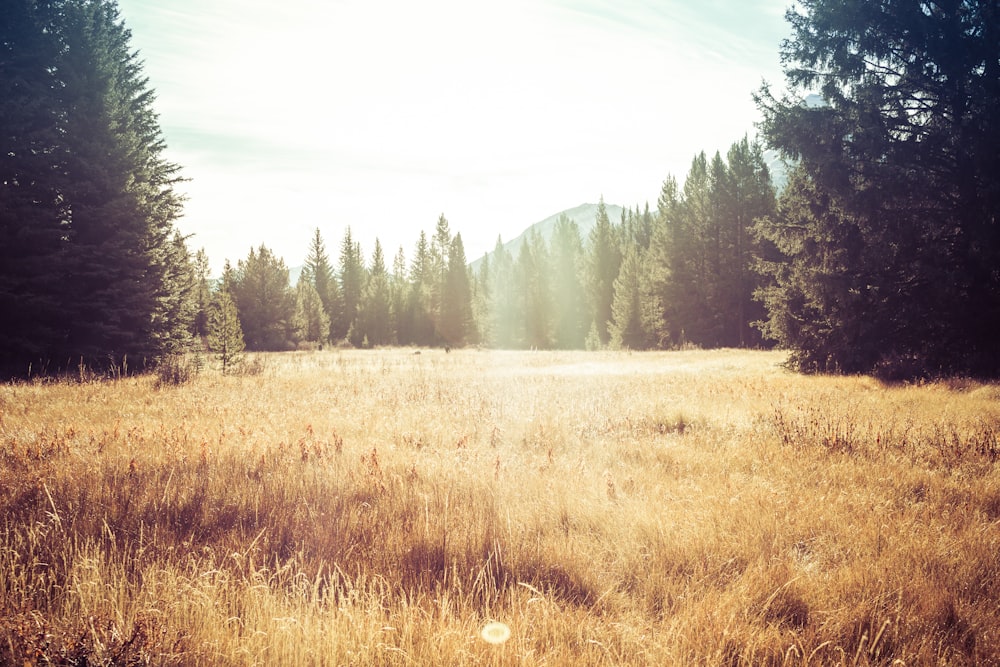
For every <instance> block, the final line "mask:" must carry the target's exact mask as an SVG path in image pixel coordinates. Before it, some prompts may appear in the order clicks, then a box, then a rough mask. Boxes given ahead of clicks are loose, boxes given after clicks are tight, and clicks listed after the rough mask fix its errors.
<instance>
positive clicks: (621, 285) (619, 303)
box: [609, 244, 650, 350]
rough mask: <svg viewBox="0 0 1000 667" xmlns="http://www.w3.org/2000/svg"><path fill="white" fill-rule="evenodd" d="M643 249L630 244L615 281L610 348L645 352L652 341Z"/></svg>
mask: <svg viewBox="0 0 1000 667" xmlns="http://www.w3.org/2000/svg"><path fill="white" fill-rule="evenodd" d="M640 253H641V249H640V248H639V246H637V245H635V244H630V245H629V246H628V249H627V250H626V251H625V257H624V258H623V260H622V266H621V270H620V271H619V273H618V277H617V278H616V279H615V299H614V303H613V304H612V308H611V327H610V340H609V343H610V347H612V348H614V349H622V348H626V349H631V350H644V349H646V348H647V347H649V339H650V337H649V336H648V335H647V332H646V331H645V330H644V327H643V325H644V321H643V310H642V307H643V303H642V301H643V299H642V274H643V273H644V271H643V268H644V265H645V261H644V256H642V255H641V254H640Z"/></svg>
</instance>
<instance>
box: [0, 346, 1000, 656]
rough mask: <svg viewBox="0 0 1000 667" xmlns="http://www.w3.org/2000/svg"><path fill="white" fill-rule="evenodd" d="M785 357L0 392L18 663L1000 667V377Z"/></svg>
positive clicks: (4, 605) (355, 360)
mask: <svg viewBox="0 0 1000 667" xmlns="http://www.w3.org/2000/svg"><path fill="white" fill-rule="evenodd" d="M783 360H784V356H783V354H782V353H780V352H749V351H726V350H723V351H680V352H660V353H633V354H630V353H627V352H595V353H583V352H572V353H570V352H567V353H561V352H503V351H476V350H456V351H453V352H452V353H450V354H445V353H444V352H443V351H441V350H424V351H423V352H422V354H419V355H417V354H413V351H412V350H405V349H389V350H375V351H323V352H310V353H286V354H281V355H271V356H263V357H260V358H258V360H257V361H258V369H257V370H258V371H259V372H257V373H256V374H243V375H233V376H222V375H221V374H219V373H218V372H217V371H215V370H211V369H207V370H205V371H203V372H202V373H201V374H199V375H198V376H196V377H195V378H194V379H193V380H192V381H190V382H188V383H186V384H182V385H179V386H172V385H163V386H160V385H159V384H158V383H157V380H156V378H155V377H154V376H144V377H132V378H121V379H118V380H114V381H104V382H84V383H79V382H59V383H42V382H37V383H21V384H10V385H3V386H0V517H2V519H0V521H2V528H0V664H5V665H7V664H10V665H26V664H61V665H84V664H86V665H101V664H115V665H140V664H153V665H175V664H176V665H479V664H482V665H567V666H568V665H583V664H589V665H760V664H773V665H784V664H788V665H806V664H811V665H821V664H824V665H825V664H836V665H937V664H949V665H973V664H979V665H985V664H1000V466H998V458H1000V386H998V385H996V384H982V383H977V382H973V381H959V380H952V381H948V382H939V383H928V384H923V385H914V386H885V385H882V384H879V383H878V382H876V381H875V380H872V379H870V378H863V377H827V376H802V375H797V374H794V373H791V372H789V371H786V370H784V369H783V368H782V366H781V362H782V361H783ZM493 621H496V622H501V623H503V624H505V625H506V626H507V627H509V628H510V633H511V634H510V637H509V639H507V640H506V641H505V642H504V643H501V644H491V643H488V642H486V641H484V640H483V639H482V638H481V636H480V632H481V629H482V628H483V627H484V626H485V625H486V624H487V623H490V622H493Z"/></svg>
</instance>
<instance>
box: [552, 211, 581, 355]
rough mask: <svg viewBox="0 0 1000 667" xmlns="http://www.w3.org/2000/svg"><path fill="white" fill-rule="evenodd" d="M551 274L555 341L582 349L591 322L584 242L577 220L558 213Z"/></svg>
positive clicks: (568, 347)
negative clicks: (584, 273) (584, 274)
mask: <svg viewBox="0 0 1000 667" xmlns="http://www.w3.org/2000/svg"><path fill="white" fill-rule="evenodd" d="M551 245H552V247H551V253H550V254H551V267H550V270H551V276H552V309H553V336H554V344H555V346H556V347H558V348H561V349H564V350H565V349H582V348H583V345H584V339H585V337H586V335H587V327H588V325H589V324H590V322H589V318H588V317H587V304H586V301H585V299H584V293H583V283H582V281H581V279H580V276H581V273H582V270H583V269H582V265H583V242H582V241H581V239H580V228H579V226H577V224H576V222H574V221H573V220H570V219H569V218H568V217H566V216H565V215H562V216H560V217H559V219H558V220H557V221H556V226H555V229H554V231H553V235H552V244H551Z"/></svg>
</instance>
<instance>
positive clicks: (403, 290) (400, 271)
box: [389, 246, 410, 345]
mask: <svg viewBox="0 0 1000 667" xmlns="http://www.w3.org/2000/svg"><path fill="white" fill-rule="evenodd" d="M407 287H408V284H407V279H406V255H405V253H404V252H403V246H399V250H397V251H396V257H395V258H394V259H393V260H392V276H391V277H390V279H389V305H390V311H389V313H390V314H389V321H390V328H391V330H392V342H393V343H397V344H399V345H406V344H408V343H409V342H410V341H409V336H410V331H409V324H408V322H407V308H406V294H407Z"/></svg>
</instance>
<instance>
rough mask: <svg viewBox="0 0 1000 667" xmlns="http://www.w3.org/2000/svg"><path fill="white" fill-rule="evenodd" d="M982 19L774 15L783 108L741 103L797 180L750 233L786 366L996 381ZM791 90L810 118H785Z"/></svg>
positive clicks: (891, 7) (929, 13) (884, 8)
mask: <svg viewBox="0 0 1000 667" xmlns="http://www.w3.org/2000/svg"><path fill="white" fill-rule="evenodd" d="M998 13H1000V10H998V7H997V3H996V2H994V1H993V0H956V1H955V2H949V3H914V2H906V1H904V0H886V1H884V2H878V3H851V4H845V3H841V2H834V1H833V0H804V1H803V2H801V3H799V4H798V5H797V6H796V9H794V10H790V11H789V12H788V13H787V14H786V17H787V18H788V20H789V22H790V24H791V26H792V30H793V33H792V37H791V38H790V39H789V40H786V42H784V44H783V46H782V59H783V62H784V63H786V69H785V76H786V80H787V83H788V85H789V94H788V95H787V96H786V97H783V98H780V99H779V98H776V97H774V96H773V95H772V94H771V93H770V91H769V90H768V89H767V88H764V89H763V90H762V91H761V92H760V93H759V95H758V97H757V99H758V105H759V106H760V108H761V110H762V112H763V114H764V122H763V124H762V131H763V134H764V136H765V138H766V139H767V141H768V142H769V143H770V144H771V145H772V146H773V147H775V148H777V149H779V150H780V151H781V152H782V153H783V154H784V156H786V157H787V158H791V159H793V160H795V161H797V163H798V164H799V167H800V169H801V173H800V174H799V176H798V178H799V179H800V182H799V183H797V185H796V187H795V188H794V189H792V190H791V191H789V192H788V193H787V196H786V198H785V200H784V203H783V205H782V206H781V207H779V208H780V210H779V214H778V215H776V216H775V217H774V218H773V219H771V220H770V221H769V222H768V223H767V224H766V228H764V229H762V230H761V231H762V235H763V236H764V237H765V238H766V239H769V240H770V241H772V242H774V243H775V245H776V246H777V248H778V249H780V250H781V251H782V252H783V253H784V254H785V256H784V261H783V262H778V263H772V264H771V265H770V270H769V277H770V279H771V281H772V283H771V284H770V286H768V287H767V288H766V289H765V291H764V292H765V300H766V303H767V304H768V322H767V323H766V324H765V330H766V331H767V332H768V333H769V334H771V335H774V336H778V337H779V338H778V342H779V343H781V344H783V345H788V346H792V347H793V348H794V351H795V358H796V359H797V360H798V361H799V363H800V367H802V368H804V369H806V370H840V371H844V372H873V371H874V372H886V373H890V374H899V375H900V376H912V375H917V374H921V373H945V372H947V373H953V372H961V373H977V374H987V375H996V374H1000V346H997V344H996V332H997V330H998V329H1000V272H998V271H997V270H996V267H997V266H1000V223H998V219H997V217H998V213H997V212H998V211H1000V116H998V115H997V113H996V108H997V106H998V103H1000V84H998V82H1000V15H998ZM806 91H818V92H819V93H820V97H821V98H822V100H823V102H822V103H821V104H811V105H806V104H803V103H801V102H800V101H799V99H797V98H798V96H799V95H801V94H802V93H803V92H806ZM804 197H813V198H815V199H816V202H814V204H813V209H812V210H811V211H807V210H806V208H805V206H806V204H807V202H806V201H805V200H804V199H803V198H804ZM796 224H799V225H805V227H796V226H795V225H796ZM829 239H837V240H841V241H843V243H844V244H845V246H844V247H843V249H842V250H840V251H838V249H837V248H835V247H832V246H831V245H830V242H829ZM815 241H819V242H818V243H816V242H815ZM831 256H832V257H833V258H834V264H833V266H829V267H823V268H824V269H828V270H825V271H816V270H810V267H817V266H820V262H822V261H829V260H830V258H831ZM790 281H799V282H794V283H792V282H790ZM782 293H785V294H787V296H788V297H789V299H788V300H784V299H783V298H781V295H782ZM822 295H828V297H822ZM796 296H797V297H798V298H799V299H804V300H796ZM807 303H808V307H807V306H806V304H807ZM795 317H806V318H808V319H806V320H804V321H802V322H801V328H802V329H804V330H807V331H811V332H812V335H809V336H803V337H800V336H797V335H796V334H795V332H794V331H792V330H791V328H790V327H789V326H788V324H787V323H790V321H791V320H792V319H793V318H795Z"/></svg>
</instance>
